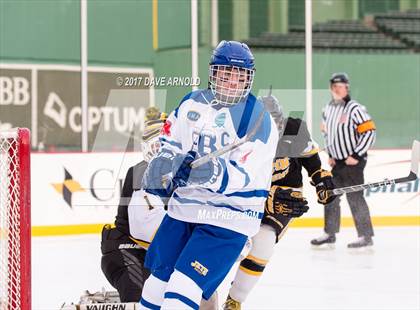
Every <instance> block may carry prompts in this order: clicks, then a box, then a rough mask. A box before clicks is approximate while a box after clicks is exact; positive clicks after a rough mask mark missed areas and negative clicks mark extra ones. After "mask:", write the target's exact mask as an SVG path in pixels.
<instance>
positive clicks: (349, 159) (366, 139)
mask: <svg viewBox="0 0 420 310" xmlns="http://www.w3.org/2000/svg"><path fill="white" fill-rule="evenodd" d="M349 86H350V84H349V78H348V76H347V74H346V73H334V74H333V75H332V77H331V79H330V90H331V94H332V100H331V102H330V103H328V104H327V106H326V107H325V109H324V111H323V114H322V119H323V122H322V129H321V130H322V132H323V134H324V138H325V142H326V145H327V152H328V155H329V160H328V163H329V164H330V166H331V167H332V174H333V181H334V184H335V185H336V186H337V187H344V186H351V185H356V184H362V183H364V177H363V170H364V168H365V166H366V160H367V152H368V150H369V148H370V147H371V146H372V145H373V143H374V142H375V136H376V132H375V129H376V128H375V124H374V122H373V121H372V119H371V117H370V116H369V114H368V113H367V110H366V108H365V107H364V106H363V105H361V104H360V103H358V102H357V101H356V100H354V99H351V98H350V95H349ZM347 201H348V203H349V205H350V209H351V213H352V216H353V219H354V223H355V225H356V229H357V234H358V236H359V238H358V240H356V241H355V242H352V243H349V244H348V245H347V247H349V248H362V247H366V246H371V245H373V241H372V236H373V228H372V222H371V219H370V214H369V208H368V205H367V203H366V200H365V198H364V197H363V192H362V191H360V192H354V193H349V194H347ZM324 210H325V212H324V216H325V222H324V231H325V234H324V235H323V236H321V237H319V238H317V239H313V240H312V241H311V243H312V245H314V246H320V245H322V244H330V245H331V244H334V243H335V240H336V238H335V234H336V233H338V231H339V229H340V198H339V197H337V199H335V200H333V201H332V202H331V203H330V204H328V205H326V206H325V209H324Z"/></svg>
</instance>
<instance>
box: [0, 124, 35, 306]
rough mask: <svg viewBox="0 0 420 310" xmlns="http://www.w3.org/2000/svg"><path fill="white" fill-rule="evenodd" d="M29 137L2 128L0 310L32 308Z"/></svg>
mask: <svg viewBox="0 0 420 310" xmlns="http://www.w3.org/2000/svg"><path fill="white" fill-rule="evenodd" d="M30 255H31V223H30V138H29V130H28V129H25V128H17V129H11V130H7V131H0V310H11V309H13V310H15V309H22V310H29V309H30V308H31V265H30Z"/></svg>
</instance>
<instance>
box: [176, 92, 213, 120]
mask: <svg viewBox="0 0 420 310" xmlns="http://www.w3.org/2000/svg"><path fill="white" fill-rule="evenodd" d="M209 92H211V91H210V90H209V89H198V90H194V91H192V92H190V93H188V94H187V95H185V96H184V98H182V100H181V102H180V103H179V105H178V107H177V108H176V109H175V112H174V114H175V117H176V118H178V111H179V108H180V107H181V105H182V104H183V103H184V102H186V101H187V100H189V99H192V100H194V102H196V103H203V104H208V102H209V101H208V100H209Z"/></svg>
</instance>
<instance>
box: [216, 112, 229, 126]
mask: <svg viewBox="0 0 420 310" xmlns="http://www.w3.org/2000/svg"><path fill="white" fill-rule="evenodd" d="M225 121H226V113H220V114H219V115H217V116H216V118H215V119H214V126H213V127H223V126H224V125H225Z"/></svg>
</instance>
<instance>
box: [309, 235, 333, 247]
mask: <svg viewBox="0 0 420 310" xmlns="http://www.w3.org/2000/svg"><path fill="white" fill-rule="evenodd" d="M311 244H312V246H314V247H320V246H322V245H324V244H325V245H326V247H328V248H332V249H333V248H334V247H335V245H334V244H335V235H329V234H323V235H322V236H321V237H319V238H316V239H312V240H311Z"/></svg>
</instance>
